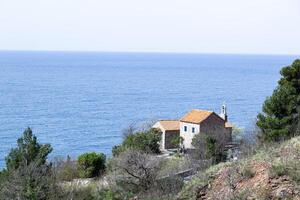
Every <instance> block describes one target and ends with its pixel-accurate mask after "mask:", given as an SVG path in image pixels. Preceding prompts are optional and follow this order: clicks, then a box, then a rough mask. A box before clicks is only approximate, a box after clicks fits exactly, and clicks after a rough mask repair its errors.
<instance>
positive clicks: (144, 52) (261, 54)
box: [0, 49, 300, 56]
mask: <svg viewBox="0 0 300 200" xmlns="http://www.w3.org/2000/svg"><path fill="white" fill-rule="evenodd" d="M0 52H44V53H46V52H49V53H124V54H126V53H127V54H189V55H192V54H195V55H197V54H198V55H201V54H202V55H205V54H206V55H256V56H300V53H299V54H289V53H250V52H249V53H236V52H230V53H225V52H177V51H169V52H166V51H101V50H30V49H28V50H12V49H0Z"/></svg>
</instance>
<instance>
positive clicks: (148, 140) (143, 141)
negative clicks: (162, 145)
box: [112, 129, 160, 156]
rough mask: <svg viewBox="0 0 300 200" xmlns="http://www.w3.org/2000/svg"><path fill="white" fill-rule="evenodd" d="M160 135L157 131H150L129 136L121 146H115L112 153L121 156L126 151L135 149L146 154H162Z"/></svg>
mask: <svg viewBox="0 0 300 200" xmlns="http://www.w3.org/2000/svg"><path fill="white" fill-rule="evenodd" d="M159 142H160V134H159V132H158V131H156V130H155V129H149V130H147V131H144V132H137V133H133V134H129V135H127V136H126V138H125V139H124V141H123V143H122V144H121V145H119V146H114V147H113V150H112V153H113V155H114V156H117V155H119V154H120V153H121V152H124V151H125V150H126V149H135V150H139V151H143V152H146V153H154V154H158V153H160V149H159Z"/></svg>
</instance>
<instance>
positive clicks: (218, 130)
mask: <svg viewBox="0 0 300 200" xmlns="http://www.w3.org/2000/svg"><path fill="white" fill-rule="evenodd" d="M200 133H206V134H208V135H216V136H217V137H218V138H219V139H221V140H224V141H226V143H227V142H229V141H230V139H231V130H230V129H227V128H225V121H224V120H223V119H222V118H220V117H219V116H218V115H217V114H212V115H211V116H210V117H208V118H207V119H206V120H205V121H203V122H202V123H201V125H200Z"/></svg>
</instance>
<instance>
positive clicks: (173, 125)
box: [159, 120, 180, 131]
mask: <svg viewBox="0 0 300 200" xmlns="http://www.w3.org/2000/svg"><path fill="white" fill-rule="evenodd" d="M159 123H160V124H161V126H162V127H163V128H164V129H165V130H167V131H175V130H179V129H180V127H179V121H178V120H160V121H159Z"/></svg>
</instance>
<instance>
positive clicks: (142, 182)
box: [113, 150, 160, 192]
mask: <svg viewBox="0 0 300 200" xmlns="http://www.w3.org/2000/svg"><path fill="white" fill-rule="evenodd" d="M113 162H114V169H115V170H116V171H117V173H118V175H117V176H116V182H117V183H118V184H119V186H121V187H125V188H126V189H127V190H129V191H130V190H133V191H134V192H136V191H147V190H149V189H150V188H151V187H152V186H153V184H154V183H155V180H156V179H157V177H158V171H159V168H160V161H159V159H158V158H156V157H155V156H152V155H149V154H147V153H145V152H142V151H137V150H126V151H124V152H122V153H121V154H120V155H119V156H118V157H115V158H114V161H113Z"/></svg>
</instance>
